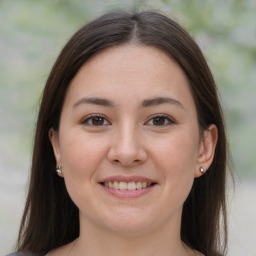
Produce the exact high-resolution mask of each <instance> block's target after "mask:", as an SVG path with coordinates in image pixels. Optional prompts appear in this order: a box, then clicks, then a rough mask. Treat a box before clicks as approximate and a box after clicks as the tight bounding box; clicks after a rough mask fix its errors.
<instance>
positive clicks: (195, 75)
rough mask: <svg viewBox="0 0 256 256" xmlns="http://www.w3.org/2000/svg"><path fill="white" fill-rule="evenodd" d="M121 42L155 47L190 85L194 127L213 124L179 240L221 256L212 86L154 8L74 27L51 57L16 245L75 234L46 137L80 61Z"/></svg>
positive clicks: (217, 109) (219, 153) (183, 38)
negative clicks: (208, 156)
mask: <svg viewBox="0 0 256 256" xmlns="http://www.w3.org/2000/svg"><path fill="white" fill-rule="evenodd" d="M121 44H139V45H149V46H153V47H156V48H158V49H161V50H163V51H164V52H165V53H166V54H167V55H169V56H171V57H172V59H174V60H175V61H176V62H177V63H178V64H179V66H180V67H181V68H182V70H183V71H184V73H185V74H186V76H187V79H188V81H189V84H190V90H191V93H192V95H193V98H194V101H195V105H196V110H197V116H198V124H199V129H200V131H201V132H202V131H203V130H205V129H207V128H208V126H209V125H210V124H215V125H216V126H217V128H218V141H217V145H216V150H215V156H214V159H213V163H212V165H211V166H210V168H209V170H208V171H207V172H206V174H205V175H203V176H202V177H200V178H197V179H195V181H194V184H193V187H192V190H191V192H190V194H189V196H188V198H187V199H186V201H185V203H184V206H183V213H182V221H181V239H182V240H183V242H185V243H186V244H187V245H188V246H190V247H191V248H193V249H195V250H198V251H200V252H202V253H203V254H205V255H207V256H216V255H225V252H226V243H227V218H226V201H225V185H226V156H227V141H226V134H225V127H224V121H223V115H222V110H221V106H220V103H219V99H218V95H217V88H216V85H215V82H214V79H213V76H212V74H211V72H210V69H209V67H208V65H207V63H206V61H205V58H204V56H203V54H202V52H201V51H200V49H199V47H198V45H197V44H196V43H195V41H194V40H193V39H192V37H191V36H190V35H189V34H188V33H187V32H186V31H185V30H184V29H183V28H182V27H181V26H180V25H178V24H177V23H176V22H175V21H173V20H171V19H170V18H168V17H166V16H164V15H162V14H160V13H156V12H150V11H144V12H137V13H129V12H112V13H108V14H105V15H103V16H101V17H99V18H97V19H96V20H94V21H92V22H90V23H88V24H87V25H85V26H83V27H82V28H81V29H80V30H78V31H77V32H76V33H75V34H74V35H73V36H72V37H71V39H70V40H69V41H68V43H67V44H66V45H65V47H64V48H63V50H62V51H61V53H60V55H59V57H58V58H57V60H56V62H55V64H54V66H53V68H52V70H51V73H50V75H49V77H48V80H47V82H46V85H45V88H44V92H43V96H42V100H41V107H40V111H39V115H38V121H37V127H36V132H35V140H34V151H33V158H32V167H31V176H30V177H31V178H30V184H29V190H28V195H27V201H26V205H25V209H24V214H23V218H22V222H21V226H20V231H19V238H18V244H17V249H18V250H28V251H31V252H39V253H40V252H41V253H46V252H48V251H50V250H51V249H53V248H56V247H58V246H61V245H64V244H66V243H69V242H71V241H72V240H74V239H75V238H77V237H78V236H79V214H78V213H79V211H78V208H77V207H76V205H75V204H74V203H73V202H72V200H71V199H70V197H69V195H68V193H67V190H66V187H65V184H64V181H63V179H60V178H59V177H58V176H57V175H56V173H55V167H56V161H55V157H54V154H53V149H52V146H51V144H50V141H49V138H48V131H49V129H50V128H54V129H55V130H58V129H59V121H60V114H61V110H62V105H63V101H64V98H65V95H66V91H67V88H68V86H69V84H70V82H71V80H72V79H73V78H74V76H75V75H76V73H77V72H78V70H79V69H80V68H81V66H82V65H83V64H84V63H85V62H86V61H88V59H90V58H91V57H93V56H94V55H96V54H97V53H99V52H101V51H103V50H104V49H106V48H109V47H112V46H115V45H121Z"/></svg>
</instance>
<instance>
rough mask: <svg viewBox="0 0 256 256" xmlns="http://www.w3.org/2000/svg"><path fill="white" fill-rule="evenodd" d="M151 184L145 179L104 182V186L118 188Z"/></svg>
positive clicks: (133, 188) (141, 187)
mask: <svg viewBox="0 0 256 256" xmlns="http://www.w3.org/2000/svg"><path fill="white" fill-rule="evenodd" d="M150 185H151V183H150V182H146V181H137V182H134V181H132V182H123V181H120V182H119V181H108V182H104V186H106V187H109V188H113V189H119V190H136V189H143V188H147V187H149V186H150Z"/></svg>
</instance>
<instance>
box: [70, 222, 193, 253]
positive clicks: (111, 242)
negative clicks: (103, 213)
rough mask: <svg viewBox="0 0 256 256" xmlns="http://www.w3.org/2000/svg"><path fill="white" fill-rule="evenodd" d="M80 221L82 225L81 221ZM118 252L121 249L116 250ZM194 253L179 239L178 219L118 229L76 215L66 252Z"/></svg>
mask: <svg viewBox="0 0 256 256" xmlns="http://www.w3.org/2000/svg"><path fill="white" fill-rule="evenodd" d="M83 224H84V225H83ZM120 252H121V253H120ZM120 254H121V255H122V256H128V255H129V256H131V255H132V256H163V255H165V256H166V255H175V256H187V255H195V254H192V253H191V250H190V249H189V248H187V247H186V246H185V245H184V244H183V243H182V241H181V239H180V219H179V220H176V221H175V222H171V223H166V224H165V225H164V226H163V227H161V228H159V227H158V229H157V230H153V229H152V230H150V232H149V230H148V231H143V232H140V233H138V232H134V233H128V234H127V233H120V232H114V231H110V230H104V229H102V228H100V227H97V226H92V225H90V223H88V222H87V223H83V221H82V220H81V218H80V236H79V238H78V239H77V242H76V245H75V246H74V248H73V250H72V253H71V254H70V256H77V255H82V256H103V255H104V256H120Z"/></svg>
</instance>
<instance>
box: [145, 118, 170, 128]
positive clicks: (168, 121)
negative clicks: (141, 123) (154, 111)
mask: <svg viewBox="0 0 256 256" xmlns="http://www.w3.org/2000/svg"><path fill="white" fill-rule="evenodd" d="M157 118H163V119H164V124H160V125H154V124H151V125H152V126H160V127H165V126H168V125H172V124H175V122H174V121H173V120H172V119H171V118H170V117H169V116H167V115H155V116H153V117H151V118H150V119H149V121H147V122H146V124H148V123H149V122H150V121H154V120H156V119H157ZM166 121H167V123H166Z"/></svg>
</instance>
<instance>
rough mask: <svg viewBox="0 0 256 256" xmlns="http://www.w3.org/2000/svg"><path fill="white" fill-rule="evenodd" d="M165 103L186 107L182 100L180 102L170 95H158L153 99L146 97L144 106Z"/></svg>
mask: <svg viewBox="0 0 256 256" xmlns="http://www.w3.org/2000/svg"><path fill="white" fill-rule="evenodd" d="M164 103H171V104H174V105H177V106H179V107H181V108H183V109H184V106H183V105H182V104H181V102H179V101H178V100H176V99H174V98H169V97H156V98H152V99H146V100H143V103H142V106H143V107H151V106H157V105H160V104H164Z"/></svg>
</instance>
